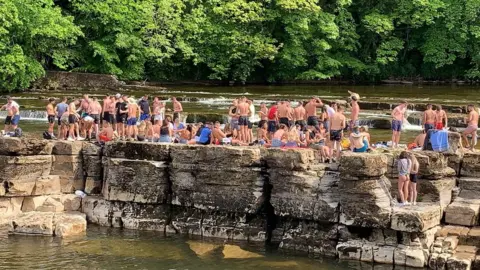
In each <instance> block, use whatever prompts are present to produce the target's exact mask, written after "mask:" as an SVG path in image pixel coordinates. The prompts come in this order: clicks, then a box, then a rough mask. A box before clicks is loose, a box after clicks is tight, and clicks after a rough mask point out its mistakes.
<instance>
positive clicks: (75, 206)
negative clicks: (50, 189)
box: [50, 194, 82, 212]
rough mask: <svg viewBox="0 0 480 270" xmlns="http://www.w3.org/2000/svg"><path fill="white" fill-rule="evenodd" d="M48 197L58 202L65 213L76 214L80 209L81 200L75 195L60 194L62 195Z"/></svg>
mask: <svg viewBox="0 0 480 270" xmlns="http://www.w3.org/2000/svg"><path fill="white" fill-rule="evenodd" d="M50 197H51V198H52V199H54V200H56V201H58V202H60V203H61V204H62V205H63V207H64V208H65V211H69V212H76V211H80V209H81V206H82V198H81V197H79V196H77V195H75V194H62V195H55V196H50Z"/></svg>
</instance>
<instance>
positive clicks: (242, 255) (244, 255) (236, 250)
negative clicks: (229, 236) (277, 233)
mask: <svg viewBox="0 0 480 270" xmlns="http://www.w3.org/2000/svg"><path fill="white" fill-rule="evenodd" d="M223 257H224V258H225V259H252V258H263V257H265V256H263V255H261V254H258V253H253V252H250V251H246V250H243V249H242V248H240V247H239V246H235V245H225V246H224V247H223Z"/></svg>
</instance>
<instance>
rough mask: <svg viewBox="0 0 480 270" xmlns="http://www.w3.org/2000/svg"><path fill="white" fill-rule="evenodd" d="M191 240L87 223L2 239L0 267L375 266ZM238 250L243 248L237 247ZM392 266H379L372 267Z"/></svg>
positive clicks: (318, 269)
mask: <svg viewBox="0 0 480 270" xmlns="http://www.w3.org/2000/svg"><path fill="white" fill-rule="evenodd" d="M226 244H227V245H225V246H224V243H223V242H222V241H218V240H217V241H213V240H203V241H202V240H194V239H188V238H186V237H184V236H177V235H174V236H165V235H164V234H163V233H156V232H142V231H131V230H120V229H112V228H102V227H97V226H89V229H88V233H87V235H86V236H85V237H83V236H82V237H77V238H71V239H63V240H62V239H59V238H54V237H42V236H21V235H15V236H13V235H12V236H6V235H3V236H2V237H0V269H112V270H113V269H115V270H116V269H176V270H203V269H205V270H207V269H208V270H216V269H225V270H226V269H228V270H240V269H258V270H262V269H291V270H296V269H298V270H310V269H312V270H313V269H315V270H327V269H328V270H330V269H331V270H335V269H338V270H340V269H342V270H344V269H373V265H370V264H362V265H360V263H358V262H346V261H337V260H334V259H326V258H323V259H312V258H307V257H302V256H292V255H287V254H284V253H281V252H279V251H275V250H269V251H266V249H265V247H264V246H261V245H258V246H257V245H248V244H246V243H241V242H239V243H230V242H228V243H226ZM240 249H241V250H240ZM380 267H381V269H392V266H388V265H380V266H376V267H375V269H380Z"/></svg>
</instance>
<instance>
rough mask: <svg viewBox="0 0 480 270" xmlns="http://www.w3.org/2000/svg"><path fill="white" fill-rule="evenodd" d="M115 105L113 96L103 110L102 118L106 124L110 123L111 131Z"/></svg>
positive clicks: (113, 127)
mask: <svg viewBox="0 0 480 270" xmlns="http://www.w3.org/2000/svg"><path fill="white" fill-rule="evenodd" d="M116 105H117V100H116V99H115V97H114V96H111V97H110V102H109V103H108V106H107V107H106V108H105V109H106V111H105V112H104V116H107V117H105V118H106V119H107V122H108V123H110V125H111V127H112V129H113V130H115V125H114V124H115V122H116V121H115V106H116Z"/></svg>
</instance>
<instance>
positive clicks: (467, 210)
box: [445, 197, 480, 226]
mask: <svg viewBox="0 0 480 270" xmlns="http://www.w3.org/2000/svg"><path fill="white" fill-rule="evenodd" d="M479 212H480V201H479V200H468V199H465V198H462V197H457V198H456V199H455V201H454V202H453V203H451V204H450V205H448V206H447V208H446V209H445V222H446V223H447V224H454V225H463V226H475V225H477V224H478V214H479Z"/></svg>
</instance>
